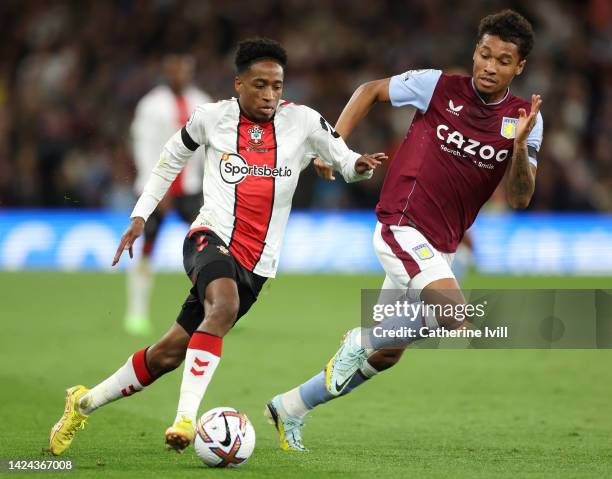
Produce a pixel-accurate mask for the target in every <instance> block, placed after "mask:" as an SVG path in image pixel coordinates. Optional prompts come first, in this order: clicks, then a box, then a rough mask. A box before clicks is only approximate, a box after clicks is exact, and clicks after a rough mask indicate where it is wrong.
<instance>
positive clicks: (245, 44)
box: [234, 38, 287, 73]
mask: <svg viewBox="0 0 612 479" xmlns="http://www.w3.org/2000/svg"><path fill="white" fill-rule="evenodd" d="M258 60H274V61H275V62H278V63H279V64H280V66H282V67H283V68H285V67H286V66H287V52H286V51H285V49H284V48H283V47H282V46H281V44H280V43H278V42H277V41H274V40H270V39H269V38H249V39H247V40H243V41H241V42H240V43H239V44H238V49H237V50H236V57H235V59H234V64H235V65H236V71H237V72H238V73H242V72H244V71H245V70H247V69H248V68H249V67H250V66H251V65H252V64H253V63H254V62H256V61H258Z"/></svg>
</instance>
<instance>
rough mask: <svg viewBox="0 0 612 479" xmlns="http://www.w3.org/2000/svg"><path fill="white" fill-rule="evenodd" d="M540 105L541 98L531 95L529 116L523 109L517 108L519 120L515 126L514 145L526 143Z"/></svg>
mask: <svg viewBox="0 0 612 479" xmlns="http://www.w3.org/2000/svg"><path fill="white" fill-rule="evenodd" d="M541 105H542V98H541V97H540V95H531V111H530V112H529V115H528V114H527V111H525V109H524V108H519V111H518V112H519V119H518V124H517V125H516V136H515V139H514V141H515V142H516V143H526V142H527V138H528V137H529V133H531V130H533V127H534V126H535V124H536V118H537V116H538V112H539V111H540V106H541Z"/></svg>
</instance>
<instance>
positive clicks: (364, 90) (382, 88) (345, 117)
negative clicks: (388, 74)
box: [336, 78, 391, 140]
mask: <svg viewBox="0 0 612 479" xmlns="http://www.w3.org/2000/svg"><path fill="white" fill-rule="evenodd" d="M390 81H391V78H383V79H382V80H374V81H370V82H367V83H364V84H363V85H361V86H359V88H357V90H355V93H353V96H351V99H350V100H349V101H348V103H347V104H346V106H345V107H344V110H342V113H341V114H340V118H338V122H337V123H336V131H337V132H338V133H339V134H340V136H341V137H342V138H344V139H345V140H346V139H347V138H348V136H349V135H350V134H351V132H352V131H353V130H354V129H355V127H356V126H357V125H358V124H359V122H360V121H361V120H363V118H364V117H365V116H366V114H367V113H368V111H369V110H370V108H372V105H374V104H375V103H379V102H389V101H391V100H390V98H389V82H390Z"/></svg>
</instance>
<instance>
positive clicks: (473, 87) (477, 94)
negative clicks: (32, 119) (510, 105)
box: [471, 78, 510, 106]
mask: <svg viewBox="0 0 612 479" xmlns="http://www.w3.org/2000/svg"><path fill="white" fill-rule="evenodd" d="M471 84H472V90H474V93H476V96H477V97H478V98H479V99H480V101H481V102H483V103H484V104H485V105H487V106H493V105H499V104H500V103H502V102H503V101H504V100H505V99H506V98H508V95H509V94H510V88H506V94H505V95H504V97H503V98H502V99H501V100H499V101H496V102H493V103H487V102H486V101H484V98H482V97H481V96H480V93H478V90H477V89H476V85H474V78H472V79H471Z"/></svg>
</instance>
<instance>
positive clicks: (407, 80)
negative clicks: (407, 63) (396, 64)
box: [389, 70, 442, 113]
mask: <svg viewBox="0 0 612 479" xmlns="http://www.w3.org/2000/svg"><path fill="white" fill-rule="evenodd" d="M441 75H442V70H409V71H407V72H405V73H402V74H401V75H395V76H393V77H391V81H390V82H389V98H390V99H391V104H392V105H393V106H406V105H411V106H414V107H416V108H417V109H418V110H419V111H420V112H421V113H425V111H427V108H428V107H429V102H430V101H431V97H432V96H433V92H434V90H435V88H436V85H437V84H438V80H439V79H440V76H441Z"/></svg>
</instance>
